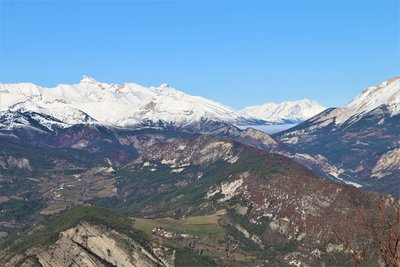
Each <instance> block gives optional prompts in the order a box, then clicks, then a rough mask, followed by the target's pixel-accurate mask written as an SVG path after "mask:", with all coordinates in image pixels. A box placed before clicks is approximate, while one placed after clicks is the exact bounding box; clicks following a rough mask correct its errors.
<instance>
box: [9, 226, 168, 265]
mask: <svg viewBox="0 0 400 267" xmlns="http://www.w3.org/2000/svg"><path fill="white" fill-rule="evenodd" d="M27 254H28V255H29V256H32V257H33V258H35V261H36V260H37V262H39V263H40V265H41V266H44V267H54V266H79V267H91V266H124V267H142V266H143V267H151V266H165V267H167V266H174V261H175V255H174V251H173V250H171V249H166V248H160V247H153V251H147V250H146V249H145V248H143V247H142V246H141V245H140V244H139V243H138V242H136V241H135V240H133V239H132V238H130V237H128V236H126V235H124V234H121V233H119V232H116V231H115V230H109V229H106V228H104V227H101V226H96V225H91V224H89V223H86V222H82V223H80V224H79V225H77V226H76V227H74V228H71V229H68V230H66V231H64V232H61V233H60V237H59V239H58V240H57V241H56V242H55V243H54V244H52V245H50V246H49V247H48V248H46V249H31V250H30V251H29V252H28V253H27ZM32 257H31V258H32ZM9 266H12V265H9ZM25 266H36V265H35V264H33V263H32V262H31V261H26V262H25Z"/></svg>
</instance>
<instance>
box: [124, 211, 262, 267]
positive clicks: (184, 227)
mask: <svg viewBox="0 0 400 267" xmlns="http://www.w3.org/2000/svg"><path fill="white" fill-rule="evenodd" d="M225 214H226V211H225V210H219V211H217V212H216V213H214V214H211V215H204V216H191V217H187V218H181V219H174V218H158V219H145V218H136V217H133V218H132V220H134V227H135V228H137V229H139V230H142V231H144V232H146V233H149V234H151V233H152V230H153V229H154V228H163V229H165V230H166V231H168V232H173V233H184V234H190V235H194V236H197V237H198V238H199V239H198V241H197V242H196V249H197V250H199V249H203V250H204V251H205V252H204V254H203V255H206V256H209V257H221V256H222V257H223V256H224V250H225V248H226V247H227V246H229V243H230V242H231V241H229V240H232V239H229V237H227V234H226V232H225V230H224V228H222V227H221V226H220V225H219V223H218V221H219V220H220V219H221V217H222V216H224V215H225ZM227 238H228V239H227ZM164 242H165V243H166V244H169V245H171V246H174V247H176V248H184V247H185V241H176V240H164ZM233 246H235V245H234V243H232V242H231V243H230V247H233ZM230 256H231V257H232V258H235V259H236V260H237V261H247V262H248V261H251V260H252V259H254V258H255V257H254V256H251V255H245V254H244V252H243V251H242V250H241V249H240V248H239V247H237V248H236V249H235V250H234V251H233V252H232V253H231V254H230Z"/></svg>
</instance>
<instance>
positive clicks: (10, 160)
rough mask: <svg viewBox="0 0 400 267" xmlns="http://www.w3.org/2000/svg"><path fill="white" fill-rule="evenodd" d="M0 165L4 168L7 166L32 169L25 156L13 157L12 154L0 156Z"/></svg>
mask: <svg viewBox="0 0 400 267" xmlns="http://www.w3.org/2000/svg"><path fill="white" fill-rule="evenodd" d="M0 167H2V168H4V169H8V168H18V169H26V170H29V171H32V167H31V164H30V162H29V160H28V159H26V158H15V157H13V156H9V157H6V158H4V157H0Z"/></svg>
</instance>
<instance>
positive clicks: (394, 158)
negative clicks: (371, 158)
mask: <svg viewBox="0 0 400 267" xmlns="http://www.w3.org/2000/svg"><path fill="white" fill-rule="evenodd" d="M395 173H400V148H395V149H393V150H390V151H388V152H387V153H385V154H383V155H382V156H381V157H380V158H379V160H378V161H377V163H376V165H375V166H374V168H373V170H372V177H376V178H382V177H385V176H388V175H391V174H395Z"/></svg>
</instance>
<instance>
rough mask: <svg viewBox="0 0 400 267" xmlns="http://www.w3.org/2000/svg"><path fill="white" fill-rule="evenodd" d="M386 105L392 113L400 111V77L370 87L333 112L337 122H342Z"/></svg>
mask: <svg viewBox="0 0 400 267" xmlns="http://www.w3.org/2000/svg"><path fill="white" fill-rule="evenodd" d="M382 105H384V106H386V107H387V110H388V112H389V114H390V115H397V114H399V113H400V77H394V78H392V79H389V80H388V81H385V82H381V83H378V84H377V85H375V86H372V87H368V88H366V89H364V91H362V93H361V94H359V95H358V96H357V97H355V98H354V99H353V101H351V102H350V103H348V104H347V105H346V106H345V107H343V108H340V109H336V110H335V112H333V114H332V115H333V116H332V117H334V118H335V123H336V124H342V123H345V122H346V121H348V120H349V119H350V118H353V119H356V118H360V116H362V115H363V114H367V113H368V112H370V111H372V110H374V109H376V108H378V107H379V106H382Z"/></svg>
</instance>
